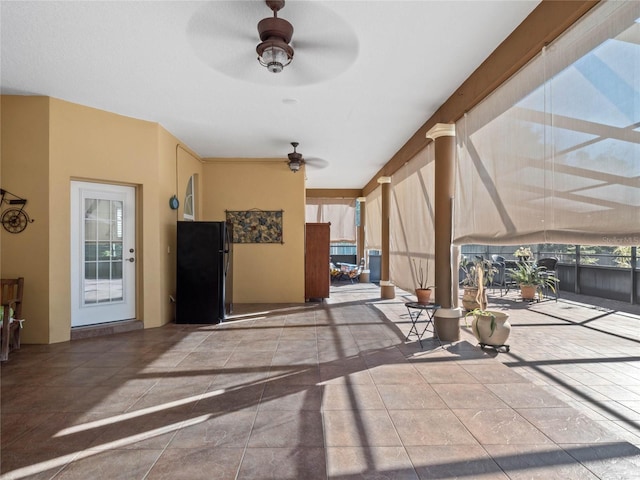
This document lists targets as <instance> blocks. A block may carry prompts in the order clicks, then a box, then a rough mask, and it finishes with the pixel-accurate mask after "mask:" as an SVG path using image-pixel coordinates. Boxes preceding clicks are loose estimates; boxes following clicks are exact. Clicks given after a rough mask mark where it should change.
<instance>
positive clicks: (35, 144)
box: [0, 96, 55, 343]
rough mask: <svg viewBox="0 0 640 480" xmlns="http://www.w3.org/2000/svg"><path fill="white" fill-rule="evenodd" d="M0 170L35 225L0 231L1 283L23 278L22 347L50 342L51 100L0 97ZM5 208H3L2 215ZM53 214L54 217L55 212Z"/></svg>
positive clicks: (1, 178) (5, 185) (0, 181)
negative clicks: (9, 231)
mask: <svg viewBox="0 0 640 480" xmlns="http://www.w3.org/2000/svg"><path fill="white" fill-rule="evenodd" d="M0 108H1V110H0V118H1V126H2V135H1V141H2V150H1V152H2V159H1V162H2V170H1V171H0V174H1V175H0V185H1V186H2V188H3V189H5V190H8V191H9V192H11V193H14V194H16V195H18V196H20V197H22V198H26V199H27V204H26V205H25V211H26V212H27V214H28V215H29V217H31V218H32V219H33V220H34V222H33V223H31V224H29V225H27V228H26V229H25V230H24V231H22V232H21V233H16V234H12V233H8V232H7V231H6V230H5V229H4V228H0V232H1V233H0V241H1V247H2V254H1V257H0V265H1V269H0V273H1V275H2V277H3V278H15V277H19V276H21V277H24V279H25V286H24V297H23V298H24V305H23V308H22V313H23V316H24V317H25V318H27V319H28V323H27V324H26V327H25V329H24V331H23V333H22V339H23V341H24V342H25V343H48V341H49V299H50V294H49V271H50V270H49V259H50V252H49V227H50V223H53V222H55V220H53V221H52V222H50V216H49V214H50V212H51V208H50V202H49V181H48V171H49V99H48V98H47V97H6V96H3V97H2V98H1V103H0ZM7 207H8V206H7V205H2V210H3V211H5V209H6V208H7ZM54 213H55V212H54Z"/></svg>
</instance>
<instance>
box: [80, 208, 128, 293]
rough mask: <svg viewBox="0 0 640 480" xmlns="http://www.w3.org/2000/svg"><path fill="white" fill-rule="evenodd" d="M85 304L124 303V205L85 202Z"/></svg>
mask: <svg viewBox="0 0 640 480" xmlns="http://www.w3.org/2000/svg"><path fill="white" fill-rule="evenodd" d="M84 211H85V219H84V263H83V264H84V289H83V291H84V302H83V303H84V305H92V304H93V305H95V304H104V303H112V302H121V301H122V300H123V288H122V287H123V283H122V282H123V280H122V262H123V258H122V239H123V235H124V230H123V227H124V223H123V222H124V218H123V217H124V213H123V202H122V201H120V200H105V199H89V198H87V199H85V208H84Z"/></svg>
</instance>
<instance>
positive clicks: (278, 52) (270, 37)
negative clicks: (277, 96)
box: [256, 0, 293, 73]
mask: <svg viewBox="0 0 640 480" xmlns="http://www.w3.org/2000/svg"><path fill="white" fill-rule="evenodd" d="M266 3H267V5H268V7H269V8H270V9H271V10H273V17H269V18H263V19H262V20H260V22H258V34H259V35H260V40H261V43H259V44H258V46H257V47H256V52H257V53H258V62H260V65H262V66H263V67H267V70H269V71H270V72H272V73H280V72H281V71H282V70H283V69H284V67H286V66H287V65H289V64H290V63H291V60H293V48H292V47H291V45H289V42H291V37H292V36H293V25H291V24H290V23H289V22H287V21H286V20H284V19H283V18H278V10H280V9H281V8H282V7H284V0H280V1H276V0H271V1H270V0H267V1H266Z"/></svg>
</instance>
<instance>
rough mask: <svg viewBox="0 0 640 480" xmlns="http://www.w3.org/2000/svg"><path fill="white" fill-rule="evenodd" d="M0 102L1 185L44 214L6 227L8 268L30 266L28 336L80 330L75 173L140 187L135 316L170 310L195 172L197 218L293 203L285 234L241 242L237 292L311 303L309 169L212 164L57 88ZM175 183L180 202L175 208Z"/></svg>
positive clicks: (160, 320)
mask: <svg viewBox="0 0 640 480" xmlns="http://www.w3.org/2000/svg"><path fill="white" fill-rule="evenodd" d="M0 113H1V116H0V121H1V127H2V137H1V140H2V150H1V152H2V159H1V167H0V174H1V185H2V188H4V189H6V190H8V191H10V192H12V193H15V194H16V195H19V196H21V197H23V198H27V200H28V203H27V208H26V210H27V212H28V214H29V215H30V216H31V218H33V219H34V220H35V222H34V223H32V224H29V225H28V227H27V228H26V230H25V231H24V232H22V233H20V234H10V233H8V232H5V231H4V229H2V233H1V236H0V246H1V247H2V253H1V257H0V273H1V274H2V276H4V277H15V276H24V277H25V293H24V298H25V303H24V307H23V314H24V317H25V318H26V319H27V323H26V324H25V329H24V331H23V341H24V342H25V343H55V342H62V341H66V340H69V339H70V336H71V299H70V297H71V295H70V291H71V271H70V247H69V245H70V228H71V227H70V183H71V181H72V180H82V181H94V182H104V183H114V184H123V185H132V186H134V187H136V195H137V199H136V202H137V206H138V208H137V215H138V219H137V225H138V231H137V237H136V244H137V246H136V250H137V252H136V261H137V263H136V264H137V274H138V282H137V283H138V285H137V289H138V291H137V298H138V302H137V314H136V316H137V318H138V319H140V320H143V321H144V326H145V328H149V327H157V326H161V325H164V324H166V323H168V322H171V321H172V320H173V316H174V307H173V305H172V304H171V303H170V302H169V296H170V295H175V263H176V257H175V251H176V245H175V241H176V221H177V220H181V219H182V215H183V206H184V196H185V189H186V185H187V181H188V179H189V177H190V176H191V175H195V176H196V178H197V183H196V191H197V198H196V218H197V220H223V219H224V218H225V210H249V209H252V208H260V209H262V210H280V209H282V210H284V217H283V229H284V242H285V243H284V244H239V245H235V249H234V253H235V255H234V299H233V300H234V302H236V303H263V302H264V303H280V302H304V221H305V219H304V213H305V212H304V204H305V201H304V195H305V190H304V171H301V172H299V173H297V174H294V173H292V172H290V171H289V169H288V168H287V167H286V164H285V162H284V161H275V160H273V159H266V160H251V161H247V160H242V159H238V160H225V161H210V162H208V163H203V162H202V161H201V160H200V159H199V158H198V157H197V155H195V154H194V153H193V152H191V151H190V150H189V148H188V147H187V146H185V145H183V144H181V143H180V141H179V140H178V139H176V138H175V137H174V136H173V135H171V134H170V133H168V132H167V131H166V130H164V129H163V128H162V127H160V126H159V125H158V124H156V123H152V122H145V121H141V120H136V119H132V118H128V117H123V116H121V115H116V114H113V113H109V112H105V111H101V110H96V109H93V108H89V107H85V106H82V105H77V104H73V103H69V102H65V101H62V100H57V99H53V98H49V97H27V96H2V98H1V112H0ZM174 194H175V195H177V197H178V199H179V201H180V204H181V205H180V208H179V209H178V210H171V209H170V208H169V199H170V198H171V196H172V195H174Z"/></svg>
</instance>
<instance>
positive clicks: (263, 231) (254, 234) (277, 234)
mask: <svg viewBox="0 0 640 480" xmlns="http://www.w3.org/2000/svg"><path fill="white" fill-rule="evenodd" d="M283 213H284V211H283V210H258V209H253V210H240V211H231V210H226V214H227V222H229V223H231V224H232V226H233V230H232V231H233V243H284V241H283V238H282V215H283Z"/></svg>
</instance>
